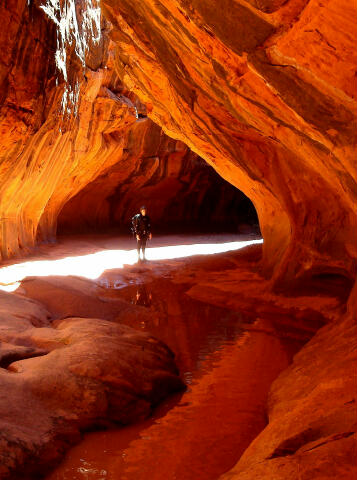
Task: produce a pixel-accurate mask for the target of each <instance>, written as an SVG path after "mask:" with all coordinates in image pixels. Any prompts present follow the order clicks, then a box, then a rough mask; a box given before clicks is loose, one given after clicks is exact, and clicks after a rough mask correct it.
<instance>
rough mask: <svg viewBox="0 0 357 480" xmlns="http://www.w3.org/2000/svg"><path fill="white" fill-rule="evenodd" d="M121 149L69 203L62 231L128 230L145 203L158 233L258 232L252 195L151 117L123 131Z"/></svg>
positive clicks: (63, 213) (62, 217) (61, 217)
mask: <svg viewBox="0 0 357 480" xmlns="http://www.w3.org/2000/svg"><path fill="white" fill-rule="evenodd" d="M124 145H125V146H124V149H123V155H122V157H120V159H119V161H118V162H117V163H116V164H115V165H113V166H112V167H110V168H109V169H108V170H107V171H106V172H104V173H102V174H101V175H99V176H98V177H97V178H96V179H95V180H94V181H93V182H91V183H89V184H88V185H87V186H86V187H85V188H83V190H81V191H80V192H79V193H78V194H77V195H76V196H75V197H73V198H72V199H71V200H70V201H69V202H67V203H66V204H65V206H64V207H63V209H62V210H61V212H60V214H59V216H58V233H62V232H73V231H74V232H79V231H88V230H94V231H98V230H102V231H103V230H105V229H112V228H116V229H119V230H121V231H122V232H123V233H126V234H130V219H131V217H132V216H133V215H135V214H136V213H137V212H138V211H139V208H140V206H141V205H146V206H147V208H148V213H149V215H150V218H151V220H152V228H153V232H154V234H155V233H157V232H166V233H169V232H173V231H179V232H182V231H184V230H189V231H191V232H192V231H198V232H204V231H205V232H213V231H215V230H218V231H232V232H242V233H249V232H252V231H254V232H256V233H258V231H259V227H258V225H257V223H258V221H257V217H256V212H255V210H254V207H253V205H252V203H251V202H250V200H249V199H248V198H247V197H246V196H245V195H244V194H243V193H242V192H240V191H239V190H237V189H236V188H235V187H233V186H232V185H231V184H230V183H228V182H226V181H224V180H223V179H222V178H221V177H220V176H219V175H217V173H216V172H215V171H214V169H213V168H212V167H211V166H209V165H208V164H207V163H206V162H205V161H204V160H202V159H201V158H200V157H199V156H198V155H197V154H195V153H193V152H192V151H191V150H190V149H189V148H188V147H187V146H186V145H184V144H183V143H182V142H180V141H177V140H174V139H171V138H169V137H167V135H165V134H164V133H163V131H162V130H161V128H160V127H159V126H157V125H156V124H154V123H153V122H152V121H151V120H150V119H148V118H140V119H139V120H137V121H136V122H135V123H134V124H133V125H132V126H131V127H130V128H129V129H128V131H127V132H126V134H125V136H124Z"/></svg>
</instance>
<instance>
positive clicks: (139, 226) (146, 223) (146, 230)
mask: <svg viewBox="0 0 357 480" xmlns="http://www.w3.org/2000/svg"><path fill="white" fill-rule="evenodd" d="M131 224H132V231H133V234H134V235H139V237H140V238H143V237H148V236H149V235H150V233H151V225H150V217H149V216H148V215H141V213H138V214H137V215H134V217H133V218H132V219H131Z"/></svg>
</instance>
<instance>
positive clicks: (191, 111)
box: [102, 0, 357, 284]
mask: <svg viewBox="0 0 357 480" xmlns="http://www.w3.org/2000/svg"><path fill="white" fill-rule="evenodd" d="M102 6H103V10H104V13H105V15H106V17H107V18H108V19H109V20H110V22H111V23H112V24H113V31H112V39H113V41H114V42H115V44H116V45H117V49H116V57H115V62H116V68H117V71H118V73H119V76H120V77H121V79H122V80H123V81H124V83H125V84H126V86H127V87H128V88H129V89H130V90H132V91H134V92H135V93H136V94H137V95H138V96H139V97H140V99H141V100H142V101H143V102H145V103H146V104H147V106H148V111H149V116H150V117H151V118H152V119H153V120H154V121H155V122H156V123H158V124H159V125H161V126H162V127H163V128H164V130H165V131H166V132H167V133H168V134H169V135H170V136H172V137H174V138H176V139H180V140H182V141H183V142H185V143H186V144H187V145H188V146H189V147H190V148H192V150H194V151H195V152H197V153H198V154H199V155H200V156H201V157H203V158H204V159H206V160H207V161H208V162H209V163H210V164H211V165H213V166H214V168H215V169H216V170H217V171H218V172H219V174H220V175H222V176H223V177H224V178H225V179H227V180H228V181H230V182H231V183H232V184H233V185H236V186H237V187H239V188H240V189H241V190H242V191H243V192H244V193H245V194H246V195H247V196H248V197H249V198H251V199H252V201H253V203H254V205H255V207H256V209H257V212H258V215H259V220H260V225H261V229H262V233H263V236H264V239H265V246H264V259H265V267H266V272H267V273H269V272H272V270H273V269H274V281H275V282H279V281H280V282H281V281H284V282H285V284H286V283H289V282H290V281H292V280H294V279H296V278H304V277H305V275H306V274H308V275H313V274H321V273H324V272H330V273H338V274H343V275H347V276H351V275H352V276H353V275H354V273H355V259H356V245H357V242H356V202H355V200H356V171H355V167H354V166H353V159H354V150H353V149H354V146H355V139H356V138H355V134H354V132H355V112H356V110H355V105H356V103H355V98H354V95H355V94H354V92H355V86H356V81H355V80H356V78H355V65H356V50H355V48H354V45H355V41H356V30H355V28H354V20H353V19H354V18H355V17H356V11H355V10H356V5H355V4H353V3H351V2H349V1H347V0H343V1H340V0H329V1H327V2H323V3H321V2H319V1H317V0H290V1H288V2H282V1H274V2H256V1H253V0H252V1H250V2H246V1H243V0H234V1H233V2H228V1H222V2H219V5H218V2H217V1H214V0H193V1H186V0H155V1H154V0H143V1H141V2H131V1H129V0H103V1H102Z"/></svg>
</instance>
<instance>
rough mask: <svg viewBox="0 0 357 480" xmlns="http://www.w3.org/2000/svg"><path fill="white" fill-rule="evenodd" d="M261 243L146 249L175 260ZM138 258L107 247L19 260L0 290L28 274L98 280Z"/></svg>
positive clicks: (152, 256) (0, 273) (0, 279)
mask: <svg viewBox="0 0 357 480" xmlns="http://www.w3.org/2000/svg"><path fill="white" fill-rule="evenodd" d="M259 243H263V240H249V241H237V242H226V243H197V244H192V245H174V246H167V247H153V248H148V249H147V250H146V258H147V259H148V260H172V259H175V258H183V257H190V256H193V255H211V254H214V253H223V252H228V251H232V250H239V249H241V248H244V247H247V246H248V245H254V244H259ZM137 259H138V257H137V252H136V250H104V251H100V252H97V253H93V254H89V255H81V256H77V257H65V258H61V259H59V260H35V261H29V262H24V263H17V264H14V265H9V266H7V267H3V268H1V269H0V290H4V291H6V292H14V291H15V290H16V289H17V288H18V287H19V286H20V285H21V281H22V280H23V279H24V278H26V277H48V276H50V275H63V276H66V275H75V276H78V277H85V278H88V279H91V280H94V279H96V278H98V277H100V276H101V275H102V273H103V272H104V271H105V270H110V269H114V268H123V267H124V265H133V264H134V263H136V262H137Z"/></svg>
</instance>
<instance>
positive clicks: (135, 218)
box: [131, 214, 139, 236]
mask: <svg viewBox="0 0 357 480" xmlns="http://www.w3.org/2000/svg"><path fill="white" fill-rule="evenodd" d="M138 220H139V214H136V215H134V216H133V218H132V219H131V233H132V234H133V235H134V236H135V235H136V231H137V228H138Z"/></svg>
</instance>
